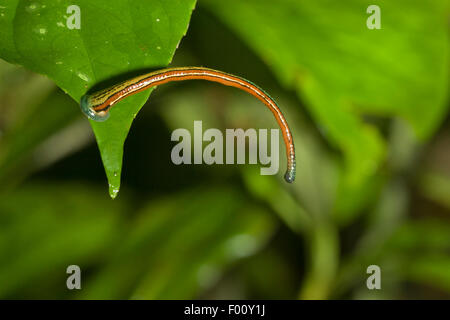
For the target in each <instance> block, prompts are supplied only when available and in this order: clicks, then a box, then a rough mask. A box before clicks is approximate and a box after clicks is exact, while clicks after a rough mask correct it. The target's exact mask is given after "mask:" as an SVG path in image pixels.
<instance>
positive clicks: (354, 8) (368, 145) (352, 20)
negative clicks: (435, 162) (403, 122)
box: [202, 0, 449, 199]
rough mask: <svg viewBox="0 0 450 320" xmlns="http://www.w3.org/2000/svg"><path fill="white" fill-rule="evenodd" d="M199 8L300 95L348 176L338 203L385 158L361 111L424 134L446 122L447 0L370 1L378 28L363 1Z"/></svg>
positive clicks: (235, 0)
mask: <svg viewBox="0 0 450 320" xmlns="http://www.w3.org/2000/svg"><path fill="white" fill-rule="evenodd" d="M202 4H204V5H205V6H206V8H208V9H209V10H210V11H211V12H213V14H215V15H216V16H218V17H219V18H221V19H222V21H223V22H225V23H226V24H227V25H228V26H230V27H231V28H232V29H233V30H234V31H235V32H237V33H238V34H239V35H240V36H241V37H242V38H243V39H244V40H245V41H246V42H247V43H248V44H249V46H250V47H251V48H253V50H254V51H255V52H256V53H257V54H258V55H259V56H260V57H261V58H262V59H263V60H264V61H265V62H266V63H267V65H268V66H269V67H270V68H271V69H272V71H273V73H274V74H275V75H276V76H277V77H278V79H279V80H280V81H281V83H282V84H284V86H285V87H287V88H291V89H294V90H296V91H297V92H298V94H299V96H300V97H301V98H302V99H303V100H304V101H305V102H306V103H307V107H308V109H309V111H310V113H311V114H312V116H313V117H314V119H315V120H316V122H317V124H318V126H319V128H320V129H321V131H322V132H323V134H324V135H325V136H326V137H327V139H328V140H329V141H330V142H332V143H333V144H335V145H336V146H337V147H338V148H339V149H340V150H342V151H343V152H344V155H345V159H346V164H347V168H348V174H346V176H345V177H344V179H343V188H342V190H344V197H341V196H338V199H345V198H349V197H351V196H353V197H354V198H357V197H358V196H357V195H356V194H358V195H359V193H360V192H359V190H361V187H362V186H364V184H365V183H364V181H365V180H367V179H368V178H369V177H371V176H373V174H374V173H375V172H376V170H377V168H378V167H379V166H380V163H381V161H382V160H383V159H384V156H385V150H384V149H385V146H384V141H383V139H382V137H381V135H380V133H379V131H378V130H377V129H376V128H375V127H374V126H373V125H371V124H369V123H367V122H366V121H365V120H364V117H363V116H364V115H371V116H375V117H378V116H401V117H403V118H405V119H407V120H408V121H409V122H410V123H411V125H412V126H413V128H414V129H415V132H416V134H417V136H418V137H421V138H426V137H429V136H430V134H431V133H432V132H433V131H434V130H435V128H436V127H437V125H438V124H439V122H440V121H441V119H442V118H443V115H444V112H445V111H446V103H445V101H446V98H447V86H448V65H449V64H448V51H449V50H448V37H447V34H448V26H447V14H448V7H447V2H446V1H444V0H436V1H426V2H424V1H421V0H414V1H412V0H398V1H386V0H385V1H377V5H379V6H380V8H381V25H382V28H381V29H380V30H369V29H368V28H367V26H366V20H367V18H368V17H369V15H368V14H367V13H366V9H367V8H368V6H369V5H371V4H373V1H369V0H363V1H361V0H349V1H345V2H342V1H334V0H319V1H292V0H281V1H271V0H249V1H240V0H230V1H214V0H205V1H204V2H202ZM364 189H365V190H370V188H366V187H364Z"/></svg>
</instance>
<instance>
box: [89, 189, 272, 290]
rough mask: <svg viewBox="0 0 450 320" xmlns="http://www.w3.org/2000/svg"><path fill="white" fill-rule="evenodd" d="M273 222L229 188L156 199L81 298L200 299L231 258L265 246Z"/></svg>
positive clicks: (145, 209)
mask: <svg viewBox="0 0 450 320" xmlns="http://www.w3.org/2000/svg"><path fill="white" fill-rule="evenodd" d="M180 208H182V210H180ZM275 226H276V223H275V221H274V220H273V217H272V216H271V215H270V214H269V213H268V212H267V211H265V210H264V209H263V208H261V207H259V206H256V205H254V204H252V203H250V202H249V201H248V200H246V198H245V196H243V195H241V193H239V192H238V191H235V190H234V189H230V188H214V189H213V188H210V187H208V188H207V189H197V190H194V191H190V192H186V193H182V194H178V195H173V196H172V197H170V198H166V199H160V200H158V201H156V202H153V201H152V202H150V203H149V204H148V205H147V206H146V207H144V208H143V209H142V210H141V211H140V212H138V213H137V219H136V220H135V221H134V222H133V224H132V225H129V226H128V227H129V229H128V230H129V231H130V233H129V234H127V237H126V241H124V242H123V243H121V245H120V246H119V247H118V248H117V251H116V255H115V256H114V257H113V259H112V260H111V261H110V263H109V265H108V266H107V267H106V268H105V269H104V270H102V272H101V273H99V274H98V276H97V277H96V278H94V279H93V281H92V282H91V284H90V286H89V288H85V290H84V292H82V294H83V298H94V299H95V298H99V297H102V298H112V299H114V298H130V297H131V298H134V299H180V298H182V299H186V298H195V297H198V295H199V294H200V293H201V292H202V291H203V290H205V289H206V288H208V287H210V286H211V285H213V284H214V282H215V281H216V280H217V277H219V276H220V274H221V273H222V272H223V271H224V270H225V269H226V267H228V266H229V265H230V264H231V263H232V262H235V261H237V260H239V259H241V258H244V257H246V256H248V255H251V254H253V253H255V252H256V251H257V250H258V249H259V248H260V247H261V246H263V245H264V244H265V243H266V241H267V240H268V239H269V238H270V236H271V235H272V234H273V232H274V229H275ZM118 274H121V275H122V276H121V277H117V275H118ZM127 292H128V293H129V294H128V295H127Z"/></svg>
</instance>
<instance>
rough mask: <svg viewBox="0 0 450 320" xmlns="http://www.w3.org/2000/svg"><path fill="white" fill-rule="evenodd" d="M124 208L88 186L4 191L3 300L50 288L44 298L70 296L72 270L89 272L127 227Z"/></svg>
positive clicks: (0, 211)
mask: <svg viewBox="0 0 450 320" xmlns="http://www.w3.org/2000/svg"><path fill="white" fill-rule="evenodd" d="M92 204H95V205H97V206H98V207H97V208H96V210H95V212H93V211H90V210H89V208H91V207H92ZM124 204H125V202H123V201H122V202H119V203H112V202H111V201H110V200H109V199H108V196H107V195H106V194H104V193H102V192H100V191H99V190H98V189H95V188H92V187H90V186H88V185H86V184H83V185H75V184H55V185H51V184H49V183H48V181H46V182H45V185H44V184H39V183H34V184H32V185H30V184H28V185H22V186H21V188H19V189H17V190H15V191H13V192H9V193H2V194H1V195H0V220H1V221H2V223H1V225H0V282H1V283H2V285H1V286H0V296H1V297H16V296H21V297H23V295H24V293H25V294H26V293H27V292H28V293H29V292H30V291H32V290H33V288H43V287H44V288H45V287H46V286H51V287H52V290H50V291H49V292H47V293H44V294H45V295H49V296H50V297H52V298H54V297H55V292H56V294H57V295H58V292H61V294H63V295H64V294H67V290H66V288H65V285H64V284H65V277H66V274H65V270H66V268H67V267H68V266H69V265H71V264H76V265H79V266H80V267H81V269H83V270H86V269H88V267H89V266H91V265H93V264H94V263H95V262H98V259H99V258H100V257H101V256H103V255H104V254H105V252H107V249H108V248H109V246H110V245H111V243H112V240H114V239H115V237H116V235H117V234H118V232H119V229H120V228H121V226H120V225H121V221H122V219H121V215H120V213H121V212H123V208H124V207H123V205H124ZM44 291H45V290H44ZM52 295H53V296H52Z"/></svg>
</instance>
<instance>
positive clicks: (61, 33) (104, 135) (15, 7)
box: [0, 0, 195, 197]
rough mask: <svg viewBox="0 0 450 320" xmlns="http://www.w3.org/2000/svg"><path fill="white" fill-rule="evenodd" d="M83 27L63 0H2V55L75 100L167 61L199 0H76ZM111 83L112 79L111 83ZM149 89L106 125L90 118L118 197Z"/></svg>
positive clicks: (113, 193) (115, 112)
mask: <svg viewBox="0 0 450 320" xmlns="http://www.w3.org/2000/svg"><path fill="white" fill-rule="evenodd" d="M70 5H78V6H79V7H80V9H81V28H80V29H79V30H78V29H72V30H71V29H68V28H67V26H66V21H67V19H68V18H69V16H70V14H67V8H68V6H69V4H68V3H67V2H66V1H62V0H55V1H21V0H7V1H5V0H2V1H0V57H1V58H3V59H5V60H7V61H9V62H12V63H16V64H21V65H23V66H25V67H26V68H28V69H30V70H32V71H34V72H38V73H42V74H45V75H47V76H49V77H50V78H51V79H53V80H54V81H55V82H56V84H57V85H58V86H59V87H60V88H62V89H63V90H64V91H65V92H67V93H68V94H69V95H70V96H71V97H72V98H74V99H75V101H77V102H79V101H80V98H81V96H82V95H83V94H85V93H86V91H87V90H88V89H89V88H92V87H93V86H94V85H98V84H99V83H104V84H106V81H107V80H108V81H111V79H112V78H113V77H115V78H117V76H119V75H122V76H123V75H124V74H125V73H128V74H130V73H136V72H139V71H141V72H142V70H143V69H149V68H156V67H161V66H166V65H167V64H169V62H170V60H171V58H172V56H173V54H174V52H175V49H176V47H177V45H178V43H179V41H180V40H181V37H182V36H183V35H184V34H185V33H186V30H187V27H188V23H189V18H190V14H191V12H192V10H193V8H194V5H195V0H183V1H181V0H178V1H170V2H168V1H163V0H151V1H145V2H133V4H132V5H131V3H130V2H129V1H124V0H99V1H95V3H94V2H93V1H89V0H78V1H72V2H71V3H70ZM109 84H111V83H109ZM149 94H150V90H149V91H146V92H142V93H139V94H137V95H135V96H132V97H129V98H127V99H126V100H124V101H122V102H120V106H117V107H116V108H114V109H113V110H112V112H111V117H110V119H109V120H108V121H106V122H103V123H95V122H93V121H91V125H92V127H93V130H94V133H95V135H96V137H97V142H98V145H99V149H100V152H101V155H102V159H103V164H104V166H105V170H106V174H107V176H108V180H109V184H110V195H111V196H112V197H115V196H116V194H117V192H118V190H119V186H120V173H121V168H122V157H123V144H124V141H125V138H126V136H127V134H128V131H129V129H130V126H131V123H132V121H133V119H134V117H135V116H136V114H137V112H138V111H139V109H140V108H141V107H142V105H143V104H144V103H145V101H146V100H147V98H148V96H149Z"/></svg>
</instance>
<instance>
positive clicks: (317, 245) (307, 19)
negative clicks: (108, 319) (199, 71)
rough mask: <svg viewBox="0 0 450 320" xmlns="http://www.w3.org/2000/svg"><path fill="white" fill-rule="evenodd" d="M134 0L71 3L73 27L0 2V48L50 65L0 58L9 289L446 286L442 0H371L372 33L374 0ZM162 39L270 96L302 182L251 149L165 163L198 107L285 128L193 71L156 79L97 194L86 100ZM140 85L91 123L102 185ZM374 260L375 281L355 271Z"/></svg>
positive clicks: (318, 294)
mask: <svg viewBox="0 0 450 320" xmlns="http://www.w3.org/2000/svg"><path fill="white" fill-rule="evenodd" d="M127 3H128V2H125V1H119V0H117V1H108V2H104V3H102V2H101V1H100V2H96V5H93V4H92V3H91V2H88V1H81V0H80V1H75V2H74V4H78V5H79V6H80V7H81V10H82V28H81V29H80V30H78V31H73V30H72V31H71V30H68V29H67V28H65V27H61V26H58V22H60V21H65V20H64V19H65V18H64V19H63V18H61V17H63V16H64V15H65V16H66V17H67V14H66V12H65V8H66V4H65V3H63V2H62V1H51V2H50V1H35V2H33V3H29V2H28V1H20V0H14V1H9V0H8V2H7V3H5V1H0V17H1V18H0V43H1V45H0V56H1V57H2V58H3V59H5V60H7V61H9V62H13V63H15V64H21V65H23V66H25V67H26V68H27V69H30V70H32V71H34V72H38V73H42V74H45V75H47V76H48V77H50V78H51V79H52V80H49V79H48V78H46V77H43V76H40V75H37V74H35V73H32V72H30V71H27V70H25V69H23V68H21V67H18V66H13V65H11V64H9V63H6V62H3V61H1V62H0V130H1V136H0V181H1V182H2V183H1V184H0V186H1V187H0V297H1V298H74V299H80V298H87V299H95V298H97V299H107V298H125V299H127V298H131V299H158V298H160V299H166V298H175V299H188V298H269V299H280V298H286V299H295V298H302V299H326V298H350V299H366V298H367V299H377V298H449V297H450V259H449V257H450V256H449V253H450V221H449V220H450V217H449V214H450V206H449V199H450V187H449V186H450V166H449V163H450V153H449V150H450V126H449V124H450V120H449V119H448V116H447V111H448V106H449V101H448V75H449V72H448V70H449V68H448V52H449V50H448V47H449V42H448V39H449V38H448V17H449V3H448V1H444V0H436V1H427V2H425V1H419V0H417V1H406V0H405V1H403V0H397V1H394V2H392V1H377V4H378V5H379V6H380V8H381V23H382V29H381V30H369V29H367V27H366V19H367V17H368V16H369V15H368V14H367V13H366V8H367V7H368V6H369V5H370V4H372V3H371V1H365V0H347V1H340V2H337V1H331V0H321V1H300V0H296V1H294V0H280V1H277V2H273V1H265V0H257V1H256V0H255V1H253V0H249V1H234V0H230V1H227V2H223V1H217V0H199V3H198V5H197V8H196V9H195V11H194V13H193V15H192V18H191V20H190V22H189V17H190V14H191V10H192V8H193V6H194V1H175V2H169V1H164V0H153V1H150V3H149V4H147V5H146V4H139V5H137V6H135V7H130V6H128V5H126V4H127ZM32 4H34V5H36V7H32V8H31V9H30V7H29V6H30V5H32ZM150 4H151V5H150ZM36 8H37V9H36ZM35 9H36V10H37V11H36V10H35ZM99 12H101V13H102V14H99ZM61 19H62V20H61ZM157 19H158V21H157ZM188 22H189V24H188ZM36 28H37V29H36ZM42 28H44V29H46V31H47V32H46V33H45V36H43V35H42V33H40V32H34V31H33V30H41V29H42ZM186 30H187V35H186V37H185V38H184V39H183V40H182V42H181V45H180V47H179V48H178V49H177V51H176V54H175V55H174V53H175V49H176V47H177V43H178V42H179V40H180V39H181V37H182V35H183V34H184V33H185V32H186ZM141 46H144V49H142V48H141ZM158 47H159V48H160V49H157V48H158ZM146 48H147V49H148V55H145V52H147V51H146ZM155 48H156V50H155ZM173 55H174V61H173V63H172V65H174V66H181V65H203V66H208V67H212V68H216V69H220V70H224V71H227V72H230V73H234V74H238V75H241V76H244V77H245V78H247V79H250V80H252V81H254V82H256V83H258V84H259V85H261V86H262V87H263V88H265V89H266V90H267V91H268V92H270V93H271V95H272V96H274V97H275V98H276V99H277V101H278V102H279V104H280V106H281V108H282V109H283V112H284V113H285V115H286V118H287V119H288V121H289V124H290V126H291V127H292V131H293V134H294V141H295V144H296V150H297V157H298V173H297V179H296V182H295V183H294V184H293V185H287V184H286V183H285V182H284V181H283V180H282V175H281V173H280V174H279V176H261V175H259V167H258V166H254V165H245V166H242V165H240V166H238V165H236V166H221V165H214V166H207V165H201V166H175V165H173V164H172V162H171V161H170V150H171V148H172V147H173V144H174V143H173V142H171V141H170V134H171V132H172V130H174V129H176V128H187V129H192V127H193V122H194V120H202V121H203V127H204V129H206V128H220V129H225V128H238V127H241V128H249V127H253V128H276V124H275V123H274V121H273V117H272V115H271V113H270V112H269V111H267V110H265V109H264V106H262V105H261V104H260V103H259V102H258V101H256V100H255V99H253V98H252V97H250V96H248V95H246V94H244V93H242V92H238V91H237V90H233V89H230V88H225V87H220V86H217V85H214V84H209V83H206V82H192V83H182V84H173V85H167V86H163V87H161V88H160V89H159V90H156V91H155V92H153V93H152V96H151V99H150V101H148V102H147V104H148V106H147V107H146V108H144V109H142V110H141V111H140V113H139V116H138V117H137V118H136V119H135V121H134V122H135V123H134V125H133V126H132V127H131V131H130V133H129V137H128V140H127V144H126V145H125V149H124V151H123V156H124V170H123V177H122V179H123V188H122V189H123V191H122V192H121V194H120V196H119V197H118V198H117V199H116V200H114V201H112V200H111V199H110V198H109V197H108V195H107V193H106V192H105V190H104V181H105V177H104V174H103V171H102V166H101V158H100V155H99V153H98V150H97V147H96V145H95V142H94V136H93V135H92V130H91V129H90V128H89V126H88V125H87V124H88V121H87V120H86V119H85V118H84V116H83V115H82V114H81V112H80V110H79V107H78V106H77V102H78V100H79V98H80V96H81V95H82V94H84V93H85V92H86V90H87V89H89V88H91V87H92V86H94V87H96V86H99V85H102V84H107V83H108V82H110V81H115V80H117V79H119V78H120V77H122V76H124V77H126V76H129V75H130V72H131V73H134V72H141V71H146V69H148V68H154V67H161V66H165V65H167V64H168V63H169V62H170V60H171V59H172V56H173ZM56 62H63V63H62V64H59V63H56ZM127 62H130V64H128V63H127ZM80 72H81V73H82V75H83V76H82V77H80V76H79V73H80ZM77 74H78V76H77ZM84 76H86V77H87V79H88V80H87V81H86V80H85V79H83V78H86V77H84ZM118 77H119V78H118ZM54 83H55V84H56V85H57V86H58V87H59V89H58V88H57V87H56V86H55V84H54ZM61 89H62V90H61ZM64 92H66V93H68V95H67V94H65V93H64ZM148 95H149V92H147V93H142V94H140V95H139V96H136V97H135V98H130V99H126V100H125V101H123V106H121V107H118V108H115V109H113V112H115V113H113V114H112V116H111V118H110V120H108V121H107V122H105V123H104V124H93V129H94V130H93V131H94V133H95V136H96V139H97V143H98V145H99V147H100V150H101V154H102V159H103V164H104V166H105V168H106V172H107V175H108V177H109V182H110V184H111V186H112V189H114V188H116V187H117V186H118V183H119V179H120V168H121V163H122V144H123V141H124V139H125V137H126V136H127V134H128V130H129V128H130V125H131V121H132V120H133V118H134V115H135V113H136V112H137V111H138V110H139V109H140V107H141V106H142V104H144V101H145V99H147V97H148ZM72 98H73V99H72ZM120 110H122V111H120ZM121 112H122V114H119V113H121ZM102 125H104V127H102ZM280 163H281V164H283V163H284V156H283V155H281V158H280ZM280 169H281V171H282V169H283V168H280ZM114 173H116V175H114ZM71 264H76V265H79V266H80V267H81V269H82V289H81V290H80V291H77V290H74V291H69V290H67V288H66V284H65V281H66V278H67V276H68V275H67V274H66V267H67V266H68V265H71ZM372 264H375V265H379V266H380V267H381V270H382V290H374V291H371V290H368V289H367V287H366V279H367V277H368V274H367V273H366V269H367V267H368V266H369V265H372Z"/></svg>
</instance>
